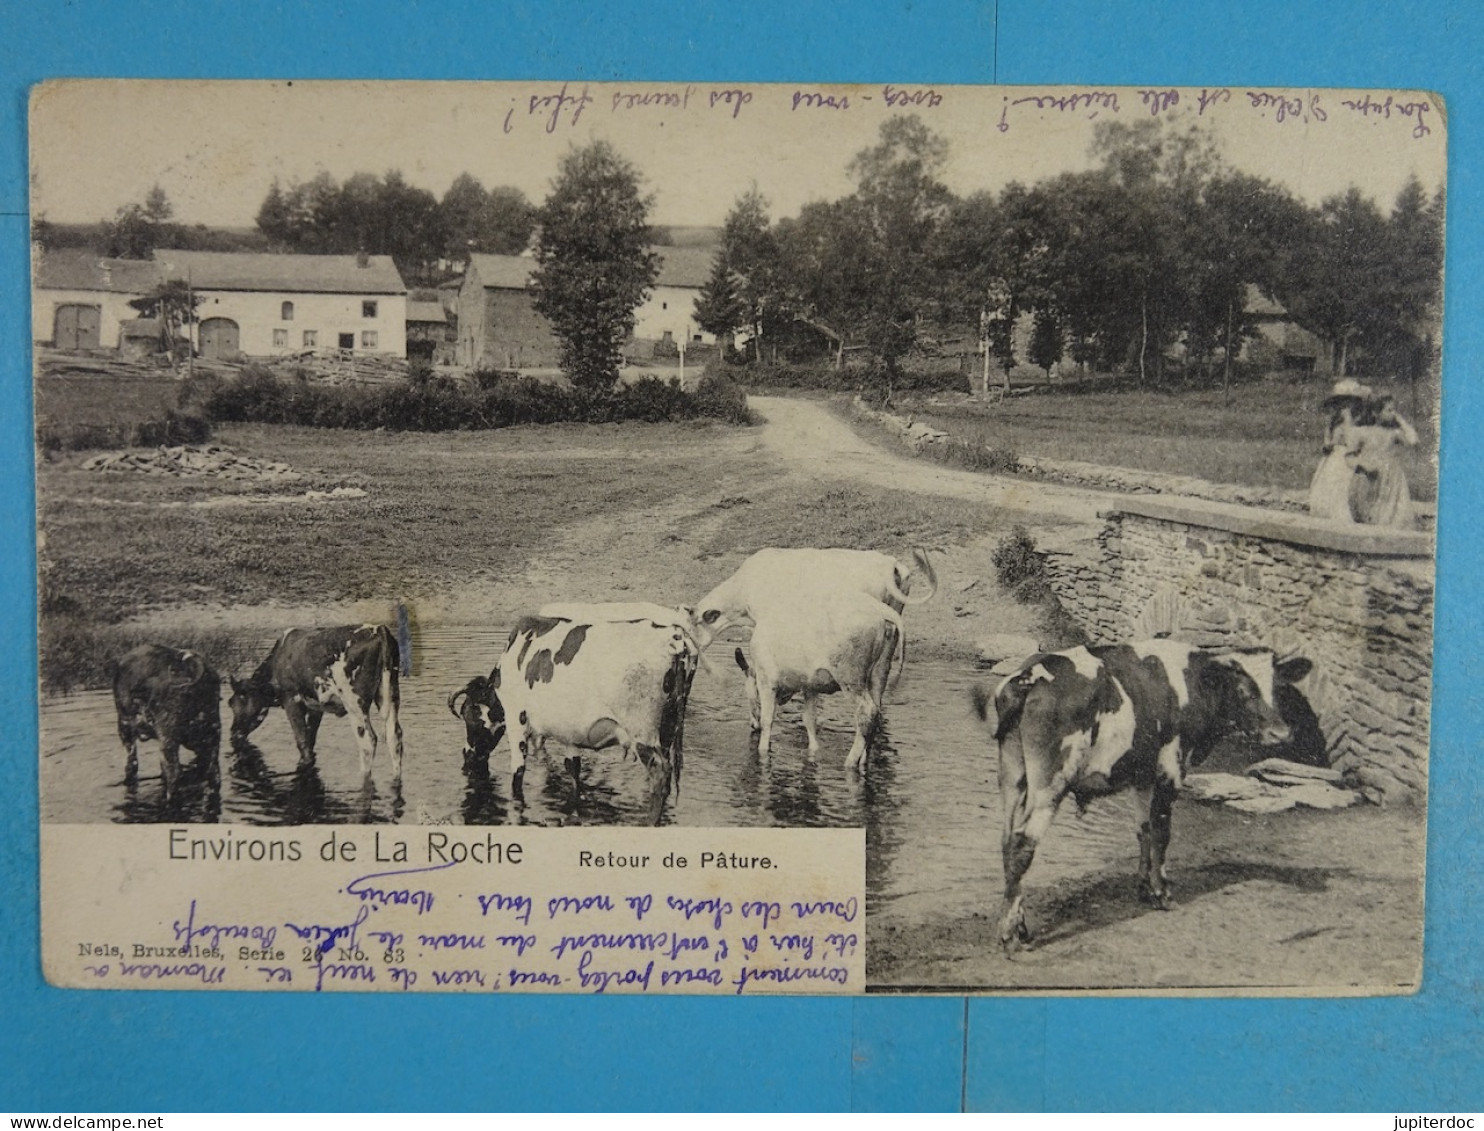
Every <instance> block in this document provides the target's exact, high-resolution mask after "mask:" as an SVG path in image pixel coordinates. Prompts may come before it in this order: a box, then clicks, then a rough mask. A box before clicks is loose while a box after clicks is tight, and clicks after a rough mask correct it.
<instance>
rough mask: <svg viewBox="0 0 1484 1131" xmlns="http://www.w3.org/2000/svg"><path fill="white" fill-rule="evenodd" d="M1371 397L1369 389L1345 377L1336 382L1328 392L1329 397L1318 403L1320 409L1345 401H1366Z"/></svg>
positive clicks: (1351, 378) (1367, 386)
mask: <svg viewBox="0 0 1484 1131" xmlns="http://www.w3.org/2000/svg"><path fill="white" fill-rule="evenodd" d="M1370 395H1371V387H1370V386H1369V385H1362V384H1361V383H1360V382H1359V381H1357V380H1355V379H1354V378H1353V377H1346V378H1345V379H1344V380H1342V381H1336V382H1335V386H1334V388H1332V389H1331V390H1330V391H1329V396H1327V397H1325V398H1324V400H1323V401H1321V402H1320V407H1321V408H1328V407H1329V406H1330V405H1332V404H1338V403H1339V402H1340V401H1347V400H1357V401H1363V400H1366V399H1367V398H1368V397H1369V396H1370Z"/></svg>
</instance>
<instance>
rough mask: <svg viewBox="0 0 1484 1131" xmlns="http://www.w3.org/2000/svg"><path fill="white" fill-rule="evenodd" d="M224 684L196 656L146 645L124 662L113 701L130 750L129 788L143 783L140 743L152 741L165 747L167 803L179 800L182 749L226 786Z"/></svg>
mask: <svg viewBox="0 0 1484 1131" xmlns="http://www.w3.org/2000/svg"><path fill="white" fill-rule="evenodd" d="M221 685H222V680H221V676H219V675H217V674H216V672H214V671H212V669H211V667H210V666H209V665H208V664H207V663H206V661H205V660H203V659H202V658H201V657H200V656H198V655H196V653H194V652H182V651H179V650H178V649H175V648H166V647H164V646H162V645H159V644H143V645H140V646H139V647H138V648H135V649H134V650H133V651H131V652H129V653H128V654H127V655H125V656H124V657H123V658H122V659H121V660H119V662H118V666H117V667H116V668H115V670H114V676H113V701H114V705H115V706H116V707H117V708H118V716H119V738H120V739H121V740H122V741H123V743H124V749H126V750H127V751H128V760H127V761H126V762H125V764H124V781H125V783H126V784H128V785H129V786H131V787H132V786H133V785H134V784H135V783H136V782H137V781H138V780H139V744H140V743H141V742H143V741H147V740H149V739H158V740H159V742H160V762H161V767H162V771H163V774H164V778H165V800H166V801H167V802H168V801H170V800H171V799H172V798H174V796H175V783H176V780H177V779H178V778H179V777H180V748H181V747H182V746H184V747H186V748H187V749H189V750H191V751H192V752H193V753H194V754H195V755H196V759H197V761H198V762H199V761H200V760H202V759H205V761H206V772H207V774H208V775H209V778H210V781H211V783H212V784H213V785H220V784H221V764H220V760H219V759H220V753H221V744H222V720H221V695H222V690H221Z"/></svg>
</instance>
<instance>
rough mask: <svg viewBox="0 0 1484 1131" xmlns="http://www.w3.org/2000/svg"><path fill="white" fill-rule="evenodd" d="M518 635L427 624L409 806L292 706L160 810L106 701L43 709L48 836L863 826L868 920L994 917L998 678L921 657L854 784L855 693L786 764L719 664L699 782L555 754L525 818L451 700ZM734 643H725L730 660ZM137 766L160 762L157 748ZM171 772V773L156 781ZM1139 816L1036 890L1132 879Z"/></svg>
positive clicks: (407, 722) (696, 751) (701, 723)
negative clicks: (166, 826) (1125, 874)
mask: <svg viewBox="0 0 1484 1131" xmlns="http://www.w3.org/2000/svg"><path fill="white" fill-rule="evenodd" d="M504 641H505V633H504V632H502V631H501V630H500V629H499V627H498V626H495V627H489V626H433V627H428V626H424V627H423V628H422V629H421V630H420V633H419V636H418V638H417V641H416V652H415V656H416V659H417V667H416V672H415V674H414V675H413V676H409V677H405V678H404V679H403V681H402V710H401V719H402V726H403V731H404V742H405V747H406V751H407V756H406V763H405V768H404V780H403V788H402V791H401V793H400V794H398V793H397V792H395V791H393V790H392V788H391V784H390V779H391V767H390V759H388V758H379V759H378V761H377V763H376V765H375V766H374V767H373V773H372V785H371V786H370V788H366V786H365V783H364V782H363V780H362V776H361V772H360V759H359V755H358V753H357V750H356V744H355V736H354V733H353V730H352V728H351V727H350V726H348V725H347V724H346V723H345V721H344V720H340V719H333V718H332V719H328V720H326V722H325V724H324V726H323V727H322V728H321V730H320V733H319V741H318V744H317V746H318V757H317V759H316V763H315V765H314V766H312V767H306V768H305V769H302V770H301V769H300V768H299V767H298V752H297V748H296V747H295V744H294V741H293V736H292V734H291V733H290V731H289V727H288V725H287V722H286V720H285V719H284V718H283V713H282V712H281V711H273V712H271V713H270V714H269V717H268V719H267V720H266V721H265V722H264V723H263V725H262V726H261V727H260V728H259V729H258V730H257V731H256V732H254V734H253V741H252V742H251V743H247V744H244V745H242V746H241V747H239V748H238V749H236V750H224V751H223V752H222V779H223V780H222V786H221V788H220V790H217V791H213V790H211V789H210V788H209V783H208V782H207V781H206V780H205V775H204V774H203V773H201V772H200V771H199V770H198V769H197V768H196V766H195V764H194V763H193V762H188V763H187V764H186V765H185V767H183V773H182V776H181V780H180V785H179V795H178V797H177V800H176V801H175V803H174V804H173V805H172V806H171V807H170V809H169V810H168V811H166V810H164V809H162V807H161V800H162V797H161V794H162V783H161V781H160V780H159V778H158V777H152V778H146V779H145V780H143V781H142V782H141V783H140V784H139V785H138V787H137V788H136V789H135V790H134V791H132V792H131V791H129V790H127V789H126V788H125V787H124V785H123V783H122V767H123V762H124V751H123V747H122V746H121V745H120V743H119V741H118V737H117V733H116V724H115V715H114V707H113V702H112V696H111V695H110V694H108V693H107V692H87V693H83V694H78V695H72V696H66V697H55V698H48V699H46V700H45V701H44V703H43V705H42V759H41V792H42V817H43V820H46V821H48V822H68V821H71V822H92V821H126V822H136V821H137V822H154V821H161V820H168V821H179V822H214V821H231V822H235V823H240V824H253V825H294V824H347V823H349V824H381V823H387V822H399V821H400V822H410V823H417V824H444V823H447V824H465V825H524V824H529V825H546V826H563V825H612V824H626V825H645V824H650V823H652V822H654V821H655V820H658V821H659V823H661V824H668V825H685V826H692V827H725V826H830V827H858V826H863V827H864V828H865V830H866V838H867V866H866V888H867V899H868V901H869V902H870V905H871V907H872V914H873V915H875V916H884V917H885V918H886V919H887V920H890V919H891V918H892V917H894V916H898V915H900V916H904V917H906V918H910V919H921V918H922V917H924V916H939V915H944V914H952V913H954V912H955V911H958V912H962V913H968V912H970V911H975V910H983V909H985V908H989V907H992V906H993V902H994V900H995V899H997V898H998V887H999V875H1000V864H999V833H998V827H999V810H1000V807H999V800H998V797H997V795H996V792H995V780H994V761H995V756H994V745H993V743H992V741H991V740H990V738H989V735H988V734H987V733H986V731H985V730H984V728H983V727H982V726H981V725H980V724H979V723H978V721H977V720H975V719H974V718H973V717H972V713H971V711H970V708H969V706H968V691H969V688H970V686H971V685H972V684H973V683H975V682H976V681H978V680H980V679H982V678H983V677H982V676H980V675H979V674H978V673H977V672H976V671H975V669H974V668H973V667H972V666H970V665H966V664H964V665H961V664H953V663H945V662H938V661H929V660H917V659H914V660H912V661H911V662H909V665H908V668H907V678H906V679H904V680H903V682H902V685H901V686H900V687H899V688H897V689H896V691H895V692H894V693H892V694H890V695H889V696H888V699H887V704H886V713H885V718H884V720H883V723H882V725H881V727H880V728H879V729H878V731H877V733H876V735H875V736H874V737H873V740H872V743H871V746H870V749H869V751H868V754H867V759H866V773H865V774H864V775H861V774H856V773H853V772H850V771H847V770H846V769H845V765H844V763H845V755H846V752H847V750H848V749H849V748H850V742H851V736H852V733H853V730H854V717H853V715H854V705H853V703H852V702H851V701H850V700H849V699H848V698H847V697H845V696H829V697H826V698H824V699H822V700H821V702H820V712H819V714H820V718H819V724H820V725H819V735H820V750H819V752H818V754H817V756H816V757H813V758H811V757H810V756H809V754H808V751H807V748H806V744H805V737H804V731H803V727H802V726H801V724H800V715H799V705H798V704H797V703H791V704H788V705H785V706H784V707H783V708H782V709H781V710H780V712H779V718H778V724H777V727H776V729H775V732H774V735H775V737H774V749H773V751H772V754H771V756H770V757H769V758H768V759H767V760H766V761H764V760H762V759H760V758H759V756H758V753H757V744H756V738H755V736H754V735H753V734H752V732H751V728H750V726H749V720H748V717H747V708H746V700H745V694H744V688H743V683H742V674H741V672H739V671H737V670H735V668H734V667H733V666H732V665H730V664H720V663H718V664H716V665H715V666H714V669H713V670H711V671H703V672H702V673H700V674H699V675H698V676H697V678H696V681H695V685H694V688H693V690H692V695H691V703H690V710H689V712H688V714H687V718H686V724H685V760H684V773H683V775H677V777H678V779H679V780H677V781H675V782H673V783H672V782H670V781H668V780H667V779H666V777H665V775H664V774H663V773H662V772H661V771H656V770H653V769H649V768H646V767H644V766H642V765H639V764H637V763H635V762H633V761H625V760H624V759H623V757H622V755H621V754H620V753H619V752H618V751H616V750H611V751H600V752H596V753H593V752H583V754H582V756H581V765H580V776H579V781H580V787H577V788H574V782H573V777H572V774H571V773H570V772H569V770H568V768H567V767H566V765H565V764H564V760H565V759H566V758H568V757H571V756H573V752H572V751H570V750H567V749H565V748H563V747H561V746H560V745H558V744H555V743H553V744H551V748H550V750H549V751H548V753H547V755H546V756H534V755H533V756H532V757H531V758H530V759H529V760H528V769H527V775H526V781H525V790H524V792H525V803H524V804H523V805H518V804H516V803H515V802H514V801H513V800H512V798H511V792H510V773H509V760H508V752H507V751H506V750H505V749H504V748H503V747H502V748H501V749H499V750H497V751H496V752H495V754H494V756H493V757H492V758H491V759H490V761H489V763H488V764H481V763H480V762H479V761H478V760H477V759H476V760H475V761H473V762H471V763H470V764H468V765H466V763H465V758H464V755H463V751H464V746H465V738H466V736H465V733H464V726H463V724H462V722H461V721H460V720H459V719H458V718H456V717H454V716H453V715H452V714H450V712H449V709H448V697H449V693H450V692H451V691H453V690H455V689H457V688H460V687H463V686H464V685H465V684H466V683H467V682H468V680H469V678H470V676H471V675H473V674H477V673H487V672H488V671H489V670H490V668H491V666H492V665H493V664H494V661H495V659H496V658H497V657H498V655H499V651H500V649H501V648H502V647H503V645H504ZM718 647H723V646H720V645H719V646H718ZM141 764H142V766H144V767H146V768H152V767H157V766H158V750H157V747H156V746H155V745H154V744H146V745H145V748H144V750H142V751H141ZM155 772H156V773H157V772H158V771H157V769H156V770H155ZM1135 828H1136V821H1135V820H1134V817H1133V814H1132V811H1131V810H1130V808H1129V807H1128V804H1126V803H1125V800H1124V799H1121V798H1110V799H1107V800H1105V801H1101V802H1098V803H1096V804H1095V805H1094V806H1093V808H1092V810H1091V811H1090V812H1089V813H1088V814H1087V815H1086V816H1085V817H1083V818H1081V819H1077V818H1076V817H1075V816H1073V815H1071V814H1069V813H1064V814H1063V818H1062V819H1061V820H1059V821H1058V822H1057V823H1056V825H1055V826H1054V827H1053V829H1052V832H1051V834H1050V836H1049V837H1048V838H1047V841H1046V843H1045V844H1043V845H1042V848H1041V851H1040V852H1039V853H1038V854H1037V861H1036V865H1035V870H1036V872H1038V873H1039V875H1037V874H1035V873H1033V875H1032V877H1031V879H1030V880H1029V881H1028V882H1031V883H1045V882H1048V881H1049V879H1051V878H1052V877H1054V876H1059V875H1063V874H1083V873H1086V872H1087V871H1088V870H1089V869H1092V868H1107V867H1116V866H1124V865H1120V864H1119V861H1126V860H1127V859H1128V858H1129V857H1130V856H1132V855H1134V854H1136V852H1137V846H1136V842H1135V840H1134V835H1133V834H1134V830H1135Z"/></svg>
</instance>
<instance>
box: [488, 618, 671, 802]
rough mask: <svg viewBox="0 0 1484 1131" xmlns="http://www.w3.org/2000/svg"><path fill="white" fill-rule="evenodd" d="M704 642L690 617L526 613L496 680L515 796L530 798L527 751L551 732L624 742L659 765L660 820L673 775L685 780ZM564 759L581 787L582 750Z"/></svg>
mask: <svg viewBox="0 0 1484 1131" xmlns="http://www.w3.org/2000/svg"><path fill="white" fill-rule="evenodd" d="M671 613H672V614H673V610H671ZM613 615H615V616H617V615H618V614H617V613H614V614H613ZM667 619H673V617H667ZM699 651H700V650H699V648H698V647H697V645H696V642H695V640H694V638H693V637H692V636H691V634H690V633H689V632H688V631H686V628H685V627H684V626H682V625H679V624H674V623H656V621H655V620H653V619H650V618H648V617H637V618H635V619H603V618H602V617H601V616H597V617H583V618H573V619H569V618H565V617H550V616H547V617H543V616H539V615H538V616H526V617H522V618H521V619H520V620H519V621H517V622H516V625H515V627H514V628H512V629H511V631H510V635H509V638H508V639H507V640H506V644H505V651H504V654H503V655H502V656H501V657H500V661H499V663H498V664H497V665H496V667H495V670H494V671H493V672H492V673H491V674H490V680H489V682H490V685H491V691H492V694H493V697H494V698H496V699H497V700H498V702H499V704H500V708H499V709H500V712H501V713H502V714H503V717H504V719H505V720H507V721H508V723H509V729H508V731H507V733H506V735H505V739H506V741H507V742H508V743H509V744H510V774H511V796H512V797H513V798H514V799H515V800H516V801H518V802H520V801H524V796H525V794H524V781H525V771H526V761H527V758H528V757H529V756H530V755H531V754H534V753H539V752H544V750H545V746H546V740H547V739H549V738H550V739H555V740H557V741H558V742H561V743H564V744H566V745H568V746H572V747H575V748H576V749H578V750H603V749H607V748H610V747H614V746H618V747H621V748H622V750H623V753H624V755H625V757H630V756H631V757H633V758H634V759H636V760H637V761H639V762H641V763H642V764H643V765H644V766H645V767H646V768H647V769H649V771H650V774H651V776H652V777H654V776H655V775H659V777H660V780H659V781H658V783H657V784H656V787H655V788H654V789H653V790H652V791H651V817H652V819H654V820H656V821H657V820H658V819H659V815H660V810H661V808H662V807H663V805H664V801H665V798H666V797H668V796H669V790H670V787H671V785H672V784H673V785H674V786H675V787H676V788H678V787H679V781H680V771H681V767H682V759H683V742H684V729H685V708H686V703H687V701H688V699H689V696H690V688H691V683H692V681H693V680H694V678H695V672H696V663H697V660H698V657H699ZM566 764H567V768H568V770H569V771H570V772H571V774H572V777H573V782H574V784H575V785H576V786H578V787H579V788H580V786H581V772H582V762H581V756H580V755H577V756H574V757H571V758H569V759H567V763H566Z"/></svg>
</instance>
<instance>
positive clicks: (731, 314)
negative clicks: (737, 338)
mask: <svg viewBox="0 0 1484 1131" xmlns="http://www.w3.org/2000/svg"><path fill="white" fill-rule="evenodd" d="M695 313H696V324H697V325H698V326H700V327H701V329H703V330H705V331H706V332H707V333H708V334H715V335H716V337H717V340H718V341H719V342H721V346H722V355H723V356H725V355H726V352H727V351H728V350H730V349H731V348H732V335H733V334H735V333H736V332H737V330H738V329H739V328H740V327H742V326H745V325H747V322H748V314H749V311H748V309H747V305H746V304H745V303H744V302H743V301H742V296H741V295H740V294H739V293H738V291H737V282H736V280H735V279H734V278H733V277H732V270H731V268H730V267H729V266H728V265H727V257H726V251H725V249H723V250H721V251H718V252H717V253H716V258H715V259H714V260H713V261H712V263H711V274H710V276H708V277H707V279H706V282H705V285H703V286H702V287H701V293H700V294H699V295H697V296H696V306H695Z"/></svg>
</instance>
